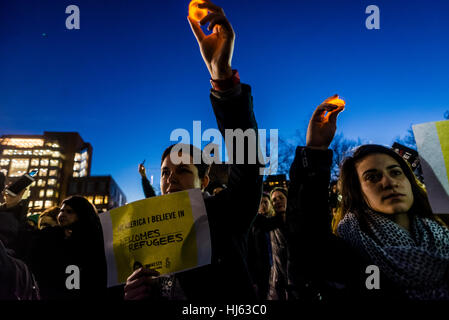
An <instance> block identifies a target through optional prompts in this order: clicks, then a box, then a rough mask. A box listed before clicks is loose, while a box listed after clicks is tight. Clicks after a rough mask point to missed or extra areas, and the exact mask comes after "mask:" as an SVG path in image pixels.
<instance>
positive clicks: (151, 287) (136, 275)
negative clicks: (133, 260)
mask: <svg viewBox="0 0 449 320" xmlns="http://www.w3.org/2000/svg"><path fill="white" fill-rule="evenodd" d="M158 276H160V273H159V272H157V271H156V270H152V269H146V268H143V267H142V268H139V269H137V270H136V271H134V272H133V273H132V274H131V275H130V276H129V277H128V279H126V285H125V300H143V299H148V298H155V297H158V296H159V293H160V290H159V286H158V282H157V277H158Z"/></svg>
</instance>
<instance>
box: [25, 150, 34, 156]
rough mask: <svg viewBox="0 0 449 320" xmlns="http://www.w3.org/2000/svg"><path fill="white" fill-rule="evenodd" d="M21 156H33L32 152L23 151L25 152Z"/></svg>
mask: <svg viewBox="0 0 449 320" xmlns="http://www.w3.org/2000/svg"><path fill="white" fill-rule="evenodd" d="M23 154H24V155H26V156H31V155H32V154H33V151H31V150H25V151H24V152H23Z"/></svg>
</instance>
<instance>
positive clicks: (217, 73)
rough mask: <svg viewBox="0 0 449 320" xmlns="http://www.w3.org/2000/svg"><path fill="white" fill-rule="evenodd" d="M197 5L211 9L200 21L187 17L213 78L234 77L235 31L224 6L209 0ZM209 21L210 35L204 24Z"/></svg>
mask: <svg viewBox="0 0 449 320" xmlns="http://www.w3.org/2000/svg"><path fill="white" fill-rule="evenodd" d="M201 1H203V2H202V3H199V4H198V5H197V7H198V8H199V9H206V10H207V11H209V13H208V14H207V16H206V17H204V18H203V19H201V20H200V21H199V22H197V21H195V20H194V19H193V18H191V17H190V15H189V17H187V18H188V20H189V23H190V27H191V28H192V31H193V34H194V35H195V37H196V40H197V41H198V45H199V47H200V50H201V55H202V56H203V60H204V62H205V63H206V66H207V69H208V70H209V73H210V75H211V78H212V79H213V80H224V79H229V78H231V77H232V68H231V60H232V54H233V52H234V40H235V33H234V30H233V29H232V26H231V24H230V23H229V21H228V19H227V18H226V16H225V14H224V11H223V9H222V8H220V7H218V6H216V5H215V4H213V3H212V2H211V1H209V0H201ZM208 22H209V26H208V28H207V29H208V30H212V33H211V34H209V35H206V34H204V32H203V30H202V29H201V26H202V25H205V24H206V23H208Z"/></svg>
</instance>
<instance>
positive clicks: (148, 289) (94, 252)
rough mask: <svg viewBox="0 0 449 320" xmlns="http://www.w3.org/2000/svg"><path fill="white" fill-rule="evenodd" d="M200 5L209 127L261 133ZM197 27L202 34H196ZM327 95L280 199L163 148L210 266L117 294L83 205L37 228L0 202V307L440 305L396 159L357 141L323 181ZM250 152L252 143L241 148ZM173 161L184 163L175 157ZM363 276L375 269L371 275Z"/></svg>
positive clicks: (409, 185)
mask: <svg viewBox="0 0 449 320" xmlns="http://www.w3.org/2000/svg"><path fill="white" fill-rule="evenodd" d="M198 6H199V8H202V9H207V10H208V11H209V14H208V15H207V16H206V17H205V18H203V19H202V20H201V21H199V22H197V21H194V20H192V19H191V18H190V17H189V18H188V20H189V23H190V26H191V28H192V31H193V34H194V36H195V37H196V40H197V42H198V45H199V49H200V52H201V54H202V57H203V60H204V62H205V64H206V66H207V68H208V70H209V72H210V76H211V84H212V89H211V92H210V100H211V104H212V108H213V112H214V114H215V117H216V120H217V125H218V128H219V130H220V131H221V133H222V135H223V136H224V131H225V129H242V130H243V131H245V130H247V129H254V130H257V123H256V119H255V116H254V113H253V100H252V95H251V87H250V86H249V85H246V84H243V83H241V82H240V77H239V74H238V72H237V71H236V70H233V69H232V68H231V60H232V55H233V51H234V39H235V33H234V30H233V28H232V26H231V24H230V22H229V21H228V19H227V18H226V16H225V14H224V12H223V9H222V8H220V7H217V6H216V5H215V4H213V3H212V2H210V1H209V0H206V1H204V2H203V3H201V4H199V5H198ZM206 24H209V25H208V29H209V30H211V31H212V33H211V34H210V35H206V34H204V32H203V30H202V29H201V26H203V25H206ZM334 98H336V96H332V97H330V98H328V99H326V100H325V101H324V102H323V103H321V104H320V105H319V106H318V107H317V108H316V109H315V111H314V113H313V115H312V117H311V119H310V122H309V126H308V130H307V136H306V145H305V146H298V147H297V149H296V153H295V158H294V160H293V163H292V164H291V168H290V172H289V177H290V184H289V187H288V190H287V189H284V188H274V189H273V190H271V191H270V192H269V193H266V192H263V186H262V185H263V183H262V182H263V176H261V175H260V168H261V167H262V166H263V164H262V163H251V162H250V161H245V162H244V163H237V161H233V162H232V163H233V164H231V165H229V168H228V175H227V179H226V181H225V182H223V181H210V180H211V179H210V176H209V168H210V164H209V163H205V162H204V161H201V163H196V162H195V163H194V161H193V154H195V153H197V152H199V153H200V154H201V153H202V151H201V150H199V149H197V148H196V147H194V146H192V145H188V146H187V148H185V149H183V150H189V151H190V152H182V151H177V150H179V149H177V148H174V145H172V146H169V147H168V148H167V149H166V150H165V151H164V152H163V153H162V157H161V177H160V187H161V194H162V195H165V194H169V193H173V192H178V191H183V190H188V189H193V188H200V189H202V190H203V191H204V192H203V198H204V203H205V207H206V211H207V217H208V222H209V228H210V239H211V247H212V258H211V263H210V264H209V265H206V266H202V267H199V268H195V269H191V270H188V271H184V272H180V273H176V274H171V275H164V276H161V275H160V274H159V272H158V271H157V270H153V269H149V268H146V267H143V266H136V268H135V271H134V272H133V273H132V274H130V275H129V277H128V279H127V281H126V284H124V285H123V286H119V287H115V288H109V289H108V288H107V265H106V258H105V249H104V244H103V233H102V228H101V224H100V220H99V215H98V213H97V211H96V209H95V207H94V206H93V205H92V204H91V203H90V202H89V201H88V200H87V199H85V198H84V197H81V196H71V197H69V198H67V199H65V200H63V201H62V203H61V205H60V207H54V208H50V209H48V210H46V211H45V212H44V213H42V214H41V215H40V216H39V220H38V223H37V227H32V226H31V225H29V224H28V223H26V212H27V208H26V207H25V206H24V205H23V202H22V201H21V198H22V196H23V192H22V193H21V194H19V195H17V196H11V195H9V194H7V193H3V197H4V199H3V200H2V201H1V202H2V204H1V206H0V266H1V267H0V284H1V285H0V299H8V300H34V299H36V300H38V299H43V300H58V299H104V298H110V299H124V300H142V299H155V300H158V299H167V300H186V299H187V300H195V301H214V302H224V301H229V300H230V299H232V300H238V301H253V302H254V301H265V300H301V301H340V300H346V299H354V300H360V299H371V300H372V299H377V300H382V299H404V300H408V299H412V300H449V229H448V227H447V226H446V225H445V224H444V222H442V221H441V220H440V219H438V217H436V216H435V215H434V214H433V213H432V210H431V207H430V205H429V201H428V199H427V195H426V191H425V188H424V187H423V185H422V183H420V182H419V181H418V180H417V179H416V177H415V176H414V174H413V172H412V170H411V169H410V166H409V165H408V164H407V162H406V161H405V160H404V159H403V158H402V157H401V156H399V155H398V154H397V153H396V152H394V151H393V150H392V149H390V148H387V147H384V146H380V145H362V146H360V147H358V148H357V149H356V150H355V151H354V153H353V154H352V155H351V156H349V157H347V158H346V159H345V160H344V161H343V163H342V164H341V168H340V177H339V180H338V182H332V183H331V181H330V173H331V164H332V150H330V149H329V146H330V144H331V142H332V139H333V137H334V135H335V131H336V125H337V116H338V114H339V113H340V112H341V111H342V110H343V108H342V107H341V106H340V105H336V104H332V101H333V99H334ZM226 143H228V142H227V141H226ZM251 143H255V144H257V143H258V142H257V141H255V140H254V141H252V140H248V141H247V142H246V145H245V146H246V147H248V145H249V144H251ZM246 149H247V148H245V149H244V150H245V151H246ZM173 153H177V154H176V156H177V157H178V158H180V159H181V160H182V161H181V162H180V163H174V162H173V161H172V159H173V157H172V155H173ZM232 154H233V155H234V156H236V153H235V152H234V153H232ZM202 159H204V158H203V157H202ZM245 159H246V158H245ZM138 171H139V173H140V175H141V177H142V187H143V190H144V194H145V197H146V198H149V197H154V196H156V193H155V191H154V189H153V187H152V186H151V183H150V181H149V180H148V178H147V177H146V172H145V167H144V165H143V164H140V165H139V168H138ZM55 253H56V254H55ZM70 266H77V267H78V268H79V273H80V284H79V287H78V288H75V289H73V287H71V286H68V285H67V281H68V274H69V272H68V270H69V269H68V268H69V267H70ZM373 268H374V269H373ZM367 270H374V271H376V270H378V271H379V273H378V275H377V278H370V275H371V274H370V273H367ZM369 278H370V279H374V280H373V283H374V284H372V283H369V282H370V279H369ZM376 282H377V285H376ZM379 283H380V286H379V285H378V284H379Z"/></svg>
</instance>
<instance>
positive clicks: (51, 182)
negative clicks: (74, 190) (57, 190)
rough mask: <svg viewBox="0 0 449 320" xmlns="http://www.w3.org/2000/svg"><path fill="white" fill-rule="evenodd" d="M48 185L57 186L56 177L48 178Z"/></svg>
mask: <svg viewBox="0 0 449 320" xmlns="http://www.w3.org/2000/svg"><path fill="white" fill-rule="evenodd" d="M48 185H49V186H55V185H56V179H48Z"/></svg>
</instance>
